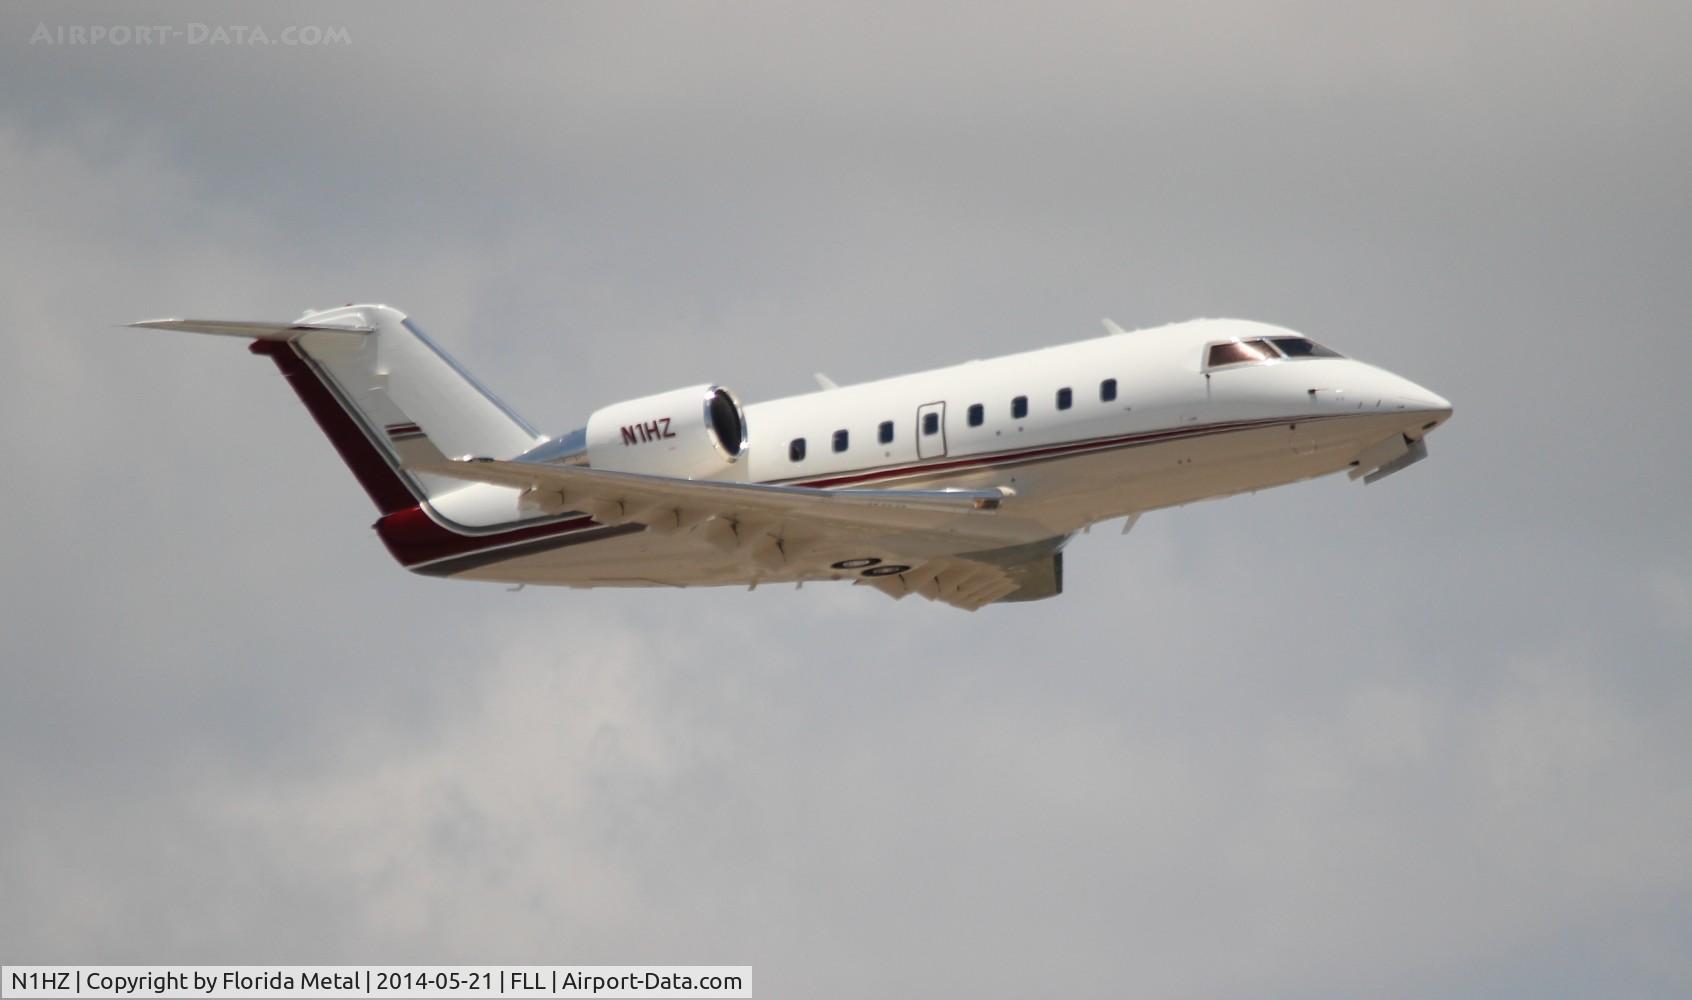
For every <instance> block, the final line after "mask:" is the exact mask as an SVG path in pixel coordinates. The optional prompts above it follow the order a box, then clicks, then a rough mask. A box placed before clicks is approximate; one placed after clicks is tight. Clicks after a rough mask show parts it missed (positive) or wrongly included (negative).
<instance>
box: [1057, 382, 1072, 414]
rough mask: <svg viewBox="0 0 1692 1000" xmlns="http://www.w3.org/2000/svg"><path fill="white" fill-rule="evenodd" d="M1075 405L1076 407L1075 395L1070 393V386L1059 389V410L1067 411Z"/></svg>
mask: <svg viewBox="0 0 1692 1000" xmlns="http://www.w3.org/2000/svg"><path fill="white" fill-rule="evenodd" d="M1074 405H1075V393H1074V392H1072V391H1070V388H1069V386H1067V385H1066V386H1064V387H1063V388H1062V389H1059V390H1058V391H1057V408H1058V409H1060V410H1067V409H1069V408H1070V407H1071V406H1074Z"/></svg>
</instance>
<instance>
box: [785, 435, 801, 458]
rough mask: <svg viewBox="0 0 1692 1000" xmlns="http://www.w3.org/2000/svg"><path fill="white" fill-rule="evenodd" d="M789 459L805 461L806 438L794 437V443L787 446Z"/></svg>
mask: <svg viewBox="0 0 1692 1000" xmlns="http://www.w3.org/2000/svg"><path fill="white" fill-rule="evenodd" d="M787 459H788V461H790V462H803V461H804V460H805V439H804V438H794V439H793V441H792V443H790V444H789V445H788V446H787Z"/></svg>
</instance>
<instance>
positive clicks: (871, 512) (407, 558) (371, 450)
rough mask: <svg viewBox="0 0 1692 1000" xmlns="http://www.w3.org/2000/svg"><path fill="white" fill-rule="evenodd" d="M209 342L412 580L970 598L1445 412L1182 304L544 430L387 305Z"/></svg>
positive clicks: (1395, 460)
mask: <svg viewBox="0 0 1692 1000" xmlns="http://www.w3.org/2000/svg"><path fill="white" fill-rule="evenodd" d="M133 325H134V326H138V327H150V328H155V329H164V330H187V331H194V332H198V333H214V334H227V335H232V336H237V337H246V338H250V339H251V340H252V344H251V346H250V348H249V349H250V350H251V351H253V352H254V353H256V354H262V355H264V356H266V357H268V358H270V359H271V360H272V361H273V362H275V364H276V366H277V367H278V368H279V369H281V371H282V374H283V375H284V376H285V377H286V378H287V379H288V382H289V384H291V385H292V386H293V388H294V391H295V392H296V393H298V394H299V397H300V400H301V401H302V402H303V403H304V404H305V406H306V409H308V410H309V411H310V412H311V415H312V416H313V417H314V418H315V419H316V420H317V423H318V425H319V426H320V427H321V428H322V430H323V432H324V434H325V435H327V436H328V438H329V440H330V442H331V443H333V444H334V446H335V448H336V449H337V450H338V451H339V452H340V453H341V457H342V458H343V459H344V460H345V461H346V463H347V465H348V466H349V467H350V468H351V469H352V472H353V475H355V476H356V477H357V478H358V481H359V483H360V484H361V485H362V486H363V487H364V490H365V492H366V493H368V494H369V495H370V499H371V500H372V501H374V502H375V504H376V508H377V510H378V511H380V513H381V516H380V517H379V518H378V519H377V521H376V524H375V528H376V533H377V535H379V536H380V537H381V539H382V541H383V542H385V543H386V544H387V546H388V550H389V551H390V552H391V553H393V556H394V558H395V559H397V560H399V562H400V564H401V565H403V566H405V567H406V568H407V569H410V570H412V571H413V572H417V573H423V574H427V575H430V576H443V577H456V578H461V579H470V580H494V581H504V582H509V583H520V584H527V583H533V584H558V585H564V586H571V587H660V586H661V587H690V586H715V585H724V584H744V585H750V586H757V585H758V584H760V583H782V582H793V583H798V584H801V585H802V584H804V583H805V582H807V581H813V580H851V581H852V582H854V583H857V584H862V585H867V586H871V587H874V588H876V589H877V590H880V591H881V592H883V593H885V594H889V595H891V596H893V597H896V598H902V597H904V596H906V595H908V594H921V595H922V596H924V597H926V598H929V599H931V600H939V601H943V602H945V603H947V604H951V605H954V606H956V607H960V608H964V609H967V610H970V611H974V610H976V609H978V608H981V607H982V606H984V605H987V604H990V603H993V602H996V601H1003V602H1008V601H1032V600H1039V599H1041V598H1045V597H1052V596H1055V595H1056V594H1059V593H1061V592H1062V590H1063V547H1064V544H1065V543H1066V542H1067V541H1068V540H1069V539H1070V537H1071V536H1072V535H1074V534H1075V533H1076V532H1077V531H1080V530H1082V529H1084V528H1087V527H1089V526H1091V525H1093V524H1095V523H1097V522H1099V521H1104V520H1108V519H1111V518H1118V517H1121V518H1125V519H1126V521H1125V523H1124V527H1123V530H1124V531H1125V532H1126V531H1127V529H1128V528H1129V527H1131V526H1132V525H1133V523H1134V521H1135V520H1136V519H1137V518H1138V517H1139V516H1140V514H1141V513H1142V512H1144V511H1148V510H1154V509H1157V508H1160V507H1172V506H1176V505H1178V504H1185V503H1190V502H1192V501H1194V500H1202V499H1205V498H1208V497H1219V496H1226V495H1229V494H1234V493H1244V492H1247V491H1252V490H1260V489H1264V488H1266V487H1270V486H1279V485H1282V484H1285V483H1291V482H1295V481H1298V480H1302V479H1309V478H1312V477H1315V476H1321V475H1325V474H1327V473H1331V472H1338V471H1341V470H1349V471H1350V474H1351V476H1352V478H1354V479H1355V478H1362V479H1363V480H1364V481H1365V482H1374V481H1376V480H1378V479H1381V478H1383V477H1385V476H1389V475H1391V474H1393V473H1395V472H1397V471H1399V470H1401V469H1403V468H1405V467H1406V466H1408V465H1410V464H1412V463H1414V462H1416V461H1418V460H1420V459H1421V458H1423V457H1424V456H1426V454H1427V445H1426V443H1425V441H1424V438H1425V436H1426V435H1427V433H1428V432H1429V431H1431V430H1433V429H1434V428H1435V427H1437V426H1438V425H1439V424H1440V423H1441V422H1443V421H1444V420H1446V419H1447V418H1448V417H1449V416H1450V415H1451V404H1450V403H1448V402H1446V401H1445V400H1444V399H1442V398H1440V397H1439V396H1438V395H1435V394H1434V393H1432V392H1430V391H1428V390H1427V389H1424V388H1422V387H1421V386H1419V385H1416V384H1415V383H1413V382H1410V381H1408V380H1406V379H1404V378H1401V377H1399V376H1397V375H1394V374H1392V373H1391V372H1387V371H1383V370H1382V369H1379V368H1375V367H1373V366H1371V365H1367V364H1364V363H1363V362H1361V361H1354V360H1351V359H1349V358H1346V357H1343V356H1341V355H1340V354H1338V353H1336V352H1334V351H1332V350H1329V349H1328V348H1326V347H1323V346H1322V345H1320V344H1317V343H1316V342H1314V341H1312V340H1309V339H1307V338H1305V337H1303V336H1301V335H1299V334H1297V333H1294V332H1293V331H1291V330H1287V329H1284V328H1281V327H1277V326H1270V325H1267V324H1263V323H1255V322H1247V321H1242V320H1196V321H1193V322H1189V323H1177V324H1174V325H1170V326H1163V327H1158V328H1156V329H1149V330H1141V331H1138V332H1133V333H1129V332H1126V331H1123V330H1121V329H1120V328H1118V327H1116V326H1115V325H1114V324H1111V323H1109V321H1106V327H1107V329H1108V330H1109V335H1108V336H1105V337H1100V338H1098V339H1096V340H1086V341H1082V342H1080V343H1074V344H1066V345H1063V346H1059V347H1048V348H1044V349H1041V350H1035V351H1028V352H1025V353H1022V354H1013V355H1009V356H1007V357H1002V358H995V359H992V360H987V361H971V362H967V363H965V364H961V365H956V366H954V367H951V368H941V369H937V370H934V371H927V372H919V373H917V374H914V375H903V376H899V377H896V378H889V379H882V380H880V381H876V382H866V383H863V384H861V385H850V386H836V385H835V384H834V383H832V382H830V381H829V380H828V379H827V378H826V377H824V376H821V375H818V376H817V381H818V383H819V385H820V386H821V388H820V391H817V392H813V393H809V394H807V395H803V396H793V397H789V398H787V399H777V400H772V401H770V402H767V403H758V404H755V405H751V406H742V405H741V402H740V400H739V399H738V398H737V397H736V396H735V394H734V393H732V392H730V391H729V390H728V389H725V388H722V387H721V386H717V385H696V386H690V387H688V388H685V389H676V390H674V391H671V392H664V393H659V394H657V395H653V396H645V397H642V398H640V399H634V400H629V401H628V402H622V403H613V404H611V405H610V406H606V407H604V408H603V409H600V410H598V411H596V412H595V413H593V414H592V415H591V416H589V417H588V420H587V424H586V426H585V427H583V428H582V429H580V430H575V431H571V432H570V433H568V434H564V435H561V436H559V437H553V438H549V437H545V436H544V435H542V434H540V433H539V432H537V431H536V430H535V429H534V428H533V427H531V426H530V425H529V424H528V423H527V422H525V421H524V420H523V419H522V418H521V417H519V416H517V414H515V413H513V412H512V411H511V410H510V409H509V408H508V407H506V406H505V405H504V404H503V403H501V402H500V401H499V400H498V399H497V398H496V397H495V396H494V395H493V394H492V393H490V392H488V391H487V390H486V389H485V388H483V387H482V385H481V384H480V383H479V382H477V381H476V380H475V379H474V378H472V377H471V376H470V374H469V373H468V372H466V371H465V370H464V369H463V368H461V367H459V366H458V364H457V363H456V362H454V361H453V360H452V358H451V357H449V356H448V355H447V354H446V352H445V351H442V350H441V349H440V348H439V347H437V346H436V345H435V343H434V342H433V341H432V340H430V339H429V338H428V337H426V336H424V334H423V331H422V330H420V329H418V327H417V326H416V325H415V324H414V323H412V322H411V320H409V319H407V318H406V316H405V315H404V314H403V313H401V312H399V311H398V310H395V309H391V308H389V307H387V306H382V305H358V306H347V307H345V308H341V309H331V310H327V311H322V312H308V313H306V315H304V316H302V317H301V318H300V319H298V320H296V321H294V322H292V323H251V322H219V321H209V320H184V319H164V320H151V321H147V322H142V323H136V324H133Z"/></svg>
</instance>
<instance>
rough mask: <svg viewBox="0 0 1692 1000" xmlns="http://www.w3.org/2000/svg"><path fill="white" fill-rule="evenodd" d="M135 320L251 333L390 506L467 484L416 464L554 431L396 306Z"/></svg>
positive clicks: (501, 450) (507, 449)
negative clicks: (531, 419) (262, 316)
mask: <svg viewBox="0 0 1692 1000" xmlns="http://www.w3.org/2000/svg"><path fill="white" fill-rule="evenodd" d="M130 325H131V326H137V327H147V328H150V329H155V330H185V331H189V332H193V333H213V334H222V335H225V336H235V337H247V338H250V339H251V340H252V344H251V346H250V347H249V350H251V351H252V352H253V353H255V354H262V355H265V356H266V357H268V358H270V360H271V361H273V362H275V364H276V367H277V368H278V369H280V370H281V372H282V374H283V376H285V377H286V378H287V380H288V384H289V385H291V386H292V387H293V389H294V392H295V393H296V394H298V395H299V397H300V401H301V402H302V403H304V404H305V406H306V409H307V410H309V411H310V412H311V415H312V417H313V418H314V419H315V420H316V421H317V424H318V426H319V427H320V428H322V430H323V433H324V435H325V436H326V437H328V438H329V441H330V443H331V444H333V445H334V446H335V449H336V450H337V451H339V452H340V454H341V458H342V459H343V460H345V461H346V463H347V467H348V468H350V469H351V470H352V472H353V475H354V476H356V477H358V481H359V484H360V485H361V486H363V487H364V491H365V492H366V493H368V494H369V495H370V499H371V501H372V502H374V503H375V504H376V508H377V510H379V511H380V512H381V513H382V514H383V515H384V516H387V515H390V514H394V513H396V512H399V511H404V510H410V509H412V508H415V507H417V506H418V505H419V504H420V503H422V502H424V501H426V500H431V499H435V498H438V497H440V496H442V495H444V494H446V493H450V492H452V491H455V490H459V489H462V488H463V487H464V484H463V483H462V482H459V481H457V480H452V479H445V478H440V477H435V476H428V475H420V474H417V473H414V472H411V471H409V469H410V468H413V467H416V466H422V465H431V464H438V463H440V462H441V461H442V460H443V458H444V457H449V456H450V457H454V458H456V457H461V456H466V455H479V456H485V455H498V456H502V457H510V456H515V455H519V454H521V453H523V452H525V451H527V450H528V449H530V448H533V447H534V446H535V445H536V444H539V443H540V442H541V441H542V440H544V438H543V436H542V435H540V434H539V433H537V432H536V431H535V429H534V428H533V427H531V426H530V425H529V424H528V422H526V421H525V420H523V418H521V417H519V416H518V415H517V414H516V413H514V412H512V410H511V409H510V407H508V406H506V405H505V404H504V403H501V402H500V401H499V399H498V398H497V397H495V396H494V395H493V393H491V392H489V391H488V390H487V389H486V388H484V387H483V386H482V384H481V383H480V382H478V381H476V379H475V378H474V377H473V376H472V375H471V374H470V373H469V372H467V371H465V370H464V369H463V368H462V367H460V366H459V364H458V363H457V362H456V361H454V360H453V359H452V357H451V356H449V355H448V354H447V353H446V352H445V351H443V350H441V349H440V348H439V347H438V346H436V345H435V343H434V341H432V340H430V339H429V338H428V337H427V336H425V335H424V333H423V331H422V330H420V329H418V328H417V326H416V324H414V323H412V322H411V320H409V319H407V318H406V316H405V314H404V313H402V312H400V311H399V310H397V309H392V308H389V307H388V306H382V305H357V306H345V307H343V308H340V309H330V310H326V311H323V312H308V313H306V314H305V315H304V316H301V317H300V318H299V319H297V320H295V321H294V322H292V323H254V322H245V321H219V320H200V319H158V320H148V321H145V322H141V323H132V324H130ZM397 554H398V553H396V555H397Z"/></svg>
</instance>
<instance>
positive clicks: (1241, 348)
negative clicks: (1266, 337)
mask: <svg viewBox="0 0 1692 1000" xmlns="http://www.w3.org/2000/svg"><path fill="white" fill-rule="evenodd" d="M1275 357H1277V354H1276V352H1275V349H1274V348H1273V347H1270V346H1269V345H1268V343H1266V342H1264V341H1261V340H1245V341H1239V340H1230V341H1227V342H1225V343H1221V344H1211V345H1210V352H1209V353H1208V354H1207V355H1206V356H1205V367H1206V368H1221V367H1223V366H1224V365H1245V364H1254V363H1256V362H1259V361H1268V360H1270V359H1272V358H1275Z"/></svg>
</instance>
